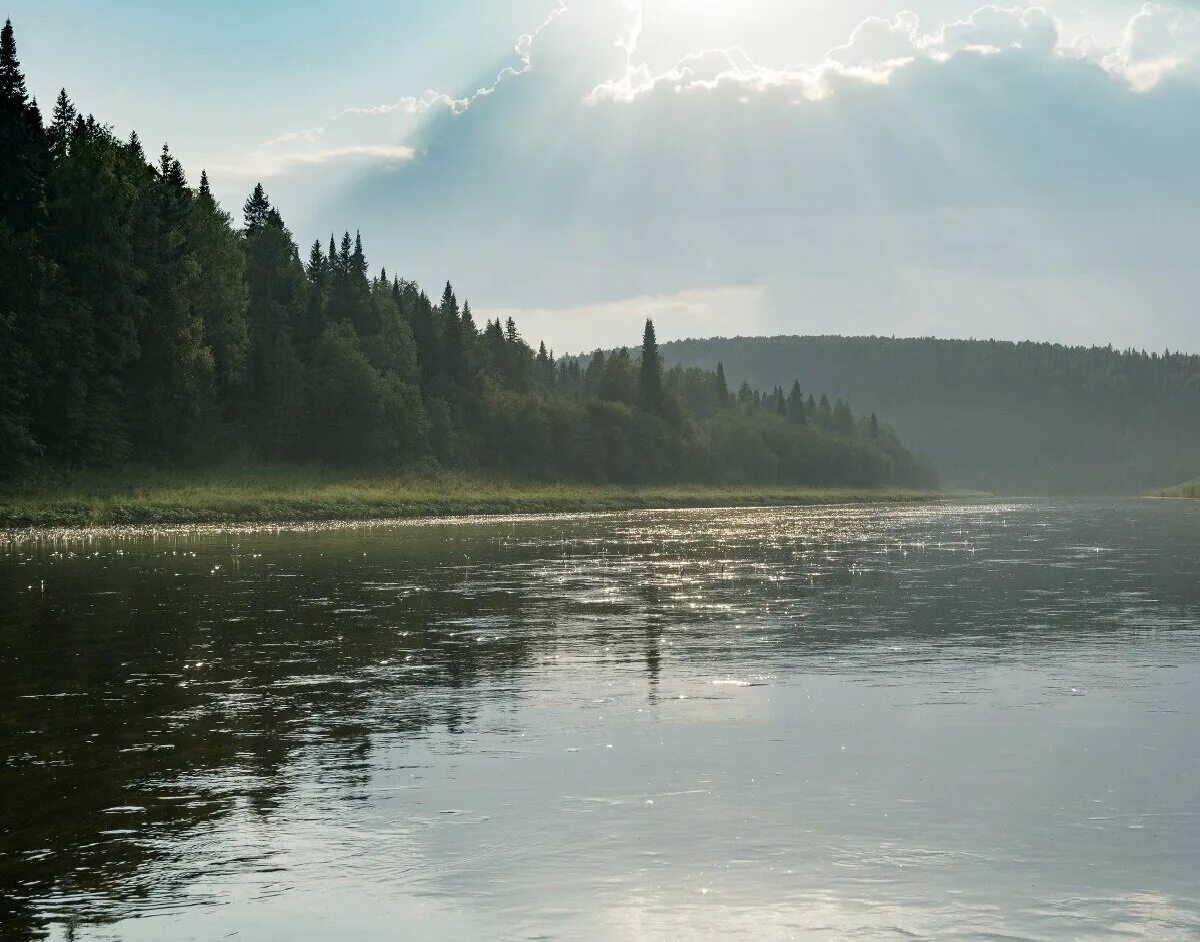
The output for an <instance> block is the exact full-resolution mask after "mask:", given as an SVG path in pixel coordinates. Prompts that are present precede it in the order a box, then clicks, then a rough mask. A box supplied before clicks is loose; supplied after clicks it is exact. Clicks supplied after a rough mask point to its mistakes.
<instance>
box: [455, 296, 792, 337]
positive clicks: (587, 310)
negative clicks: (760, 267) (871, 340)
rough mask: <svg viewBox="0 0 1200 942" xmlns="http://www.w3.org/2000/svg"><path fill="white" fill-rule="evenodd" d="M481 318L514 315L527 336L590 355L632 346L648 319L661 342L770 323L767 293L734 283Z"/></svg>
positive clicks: (497, 311) (493, 311)
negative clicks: (595, 352) (703, 289)
mask: <svg viewBox="0 0 1200 942" xmlns="http://www.w3.org/2000/svg"><path fill="white" fill-rule="evenodd" d="M475 316H476V318H477V319H488V320H490V319H491V318H494V317H500V318H507V317H512V318H514V319H515V320H516V322H517V325H518V327H519V328H520V329H521V332H522V334H524V335H525V336H526V337H529V338H538V339H541V340H544V341H545V342H546V345H547V346H548V347H551V348H553V349H555V350H557V351H558V352H559V353H567V352H571V353H587V352H590V351H592V350H595V349H597V348H603V349H610V348H613V347H619V346H622V345H623V344H630V343H632V342H634V341H636V339H637V338H638V337H640V336H641V332H642V326H643V325H644V324H645V322H646V320H647V319H651V320H653V321H654V324H655V327H656V328H657V332H658V337H659V339H660V340H673V339H683V338H687V337H708V336H712V335H713V334H716V333H721V332H723V331H726V330H727V329H728V326H729V324H730V323H731V321H733V320H735V321H736V323H737V324H738V329H739V331H741V332H742V333H746V334H753V333H756V332H758V331H760V330H764V329H766V328H767V327H768V326H769V324H770V322H771V321H770V316H769V305H768V302H767V297H766V292H765V290H764V289H763V288H761V287H755V286H732V287H723V288H714V289H711V290H705V291H681V292H678V293H675V294H670V295H649V296H643V297H636V298H625V299H620V300H616V301H608V302H603V303H600V304H585V305H579V306H575V307H570V308H540V309H539V308H503V309H502V308H479V309H478V310H477V311H475Z"/></svg>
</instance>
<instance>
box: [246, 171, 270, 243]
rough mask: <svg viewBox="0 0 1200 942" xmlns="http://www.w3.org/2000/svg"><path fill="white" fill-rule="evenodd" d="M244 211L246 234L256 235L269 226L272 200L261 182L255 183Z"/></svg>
mask: <svg viewBox="0 0 1200 942" xmlns="http://www.w3.org/2000/svg"><path fill="white" fill-rule="evenodd" d="M242 212H243V213H244V214H245V226H246V235H250V236H252V235H255V234H257V233H258V232H260V231H261V230H262V229H264V228H265V227H266V226H267V223H268V222H269V221H270V218H271V202H270V200H268V199H267V193H266V190H264V189H263V185H262V184H261V183H258V184H255V186H254V191H253V192H252V193H251V194H250V198H249V199H247V200H246V205H245V206H244V207H243V208H242Z"/></svg>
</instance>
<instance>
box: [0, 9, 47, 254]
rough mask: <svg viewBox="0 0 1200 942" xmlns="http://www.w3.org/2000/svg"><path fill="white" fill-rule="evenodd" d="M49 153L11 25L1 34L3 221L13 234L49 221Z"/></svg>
mask: <svg viewBox="0 0 1200 942" xmlns="http://www.w3.org/2000/svg"><path fill="white" fill-rule="evenodd" d="M49 159H50V153H49V147H48V142H47V140H46V134H45V129H44V128H43V127H42V116H41V112H40V111H39V110H38V108H37V103H36V102H31V101H30V100H29V93H28V92H27V91H26V88H25V76H24V74H23V73H22V72H21V62H20V60H19V59H18V58H17V44H16V40H15V38H14V36H13V28H12V22H11V21H6V22H5V24H4V29H3V30H2V31H0V220H5V221H7V222H8V224H9V226H11V227H12V229H13V231H14V232H17V233H22V232H28V231H30V230H32V229H35V228H36V227H38V226H39V225H41V223H42V222H43V221H44V218H45V209H46V199H45V186H46V180H45V169H46V167H47V165H48V164H49Z"/></svg>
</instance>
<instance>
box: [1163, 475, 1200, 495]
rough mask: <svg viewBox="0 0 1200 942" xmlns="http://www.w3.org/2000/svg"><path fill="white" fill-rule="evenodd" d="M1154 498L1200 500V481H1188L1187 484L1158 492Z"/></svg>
mask: <svg viewBox="0 0 1200 942" xmlns="http://www.w3.org/2000/svg"><path fill="white" fill-rule="evenodd" d="M1154 496H1155V497H1180V498H1184V499H1188V500H1200V479H1197V480H1195V481H1189V482H1188V483H1187V484H1177V485H1176V486H1175V487H1168V488H1165V489H1164V490H1161V491H1159V492H1158V493H1157V494H1155V495H1154Z"/></svg>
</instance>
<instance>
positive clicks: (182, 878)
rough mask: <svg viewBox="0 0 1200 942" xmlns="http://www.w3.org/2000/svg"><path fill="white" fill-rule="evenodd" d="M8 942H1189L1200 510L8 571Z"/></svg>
mask: <svg viewBox="0 0 1200 942" xmlns="http://www.w3.org/2000/svg"><path fill="white" fill-rule="evenodd" d="M0 598H2V599H3V600H4V605H3V606H0V650H2V651H3V656H2V657H0V747H2V748H0V755H2V756H3V762H4V766H3V773H2V775H0V930H2V931H0V935H4V937H5V938H8V937H10V936H11V937H13V938H37V937H40V936H41V935H48V936H49V937H50V938H53V939H65V938H72V939H79V940H82V939H98V940H107V939H132V940H140V939H146V940H150V939H154V940H164V939H165V940H175V939H193V938H196V939H208V938H226V937H228V938H244V939H265V938H287V939H324V938H329V937H331V936H335V935H339V934H340V935H342V936H343V937H346V938H363V939H392V938H396V937H397V936H398V935H407V936H409V937H420V938H433V939H438V938H444V939H453V938H463V937H478V936H490V937H501V938H577V939H605V938H612V939H627V938H672V939H676V938H684V939H686V938H747V939H761V938H792V937H797V936H800V937H812V938H831V939H832V938H845V937H847V936H851V935H853V936H855V937H858V938H867V939H874V938H879V939H890V938H896V937H899V936H915V937H932V936H936V937H939V938H980V937H989V936H990V937H1004V938H1017V939H1047V938H1062V939H1069V938H1080V937H1088V938H1114V939H1117V938H1121V939H1128V938H1153V939H1190V938H1195V937H1196V935H1197V934H1198V933H1200V895H1198V893H1197V889H1196V880H1195V874H1196V873H1198V872H1200V797H1198V796H1200V723H1198V722H1197V718H1198V717H1197V714H1198V712H1200V506H1193V505H1190V504H1180V503H1175V502H1165V501H1158V502H1154V501H1133V500H1131V501H1106V502H1049V501H1032V502H1014V503H982V504H978V505H946V506H926V507H895V508H880V507H861V508H849V507H828V508H807V509H771V510H701V511H687V512H645V513H634V514H614V515H601V516H578V517H557V518H525V519H509V520H491V521H486V520H472V521H458V522H452V523H438V524H424V525H403V524H378V525H362V526H353V527H323V526H306V527H295V528H276V529H269V530H222V529H217V528H214V529H208V530H191V531H177V532H174V531H159V532H156V533H154V532H138V531H129V532H124V533H112V532H108V533H103V532H96V533H60V534H45V535H43V536H42V537H41V538H38V539H30V538H27V537H20V536H16V535H13V536H11V537H10V538H9V539H8V540H7V541H0Z"/></svg>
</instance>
